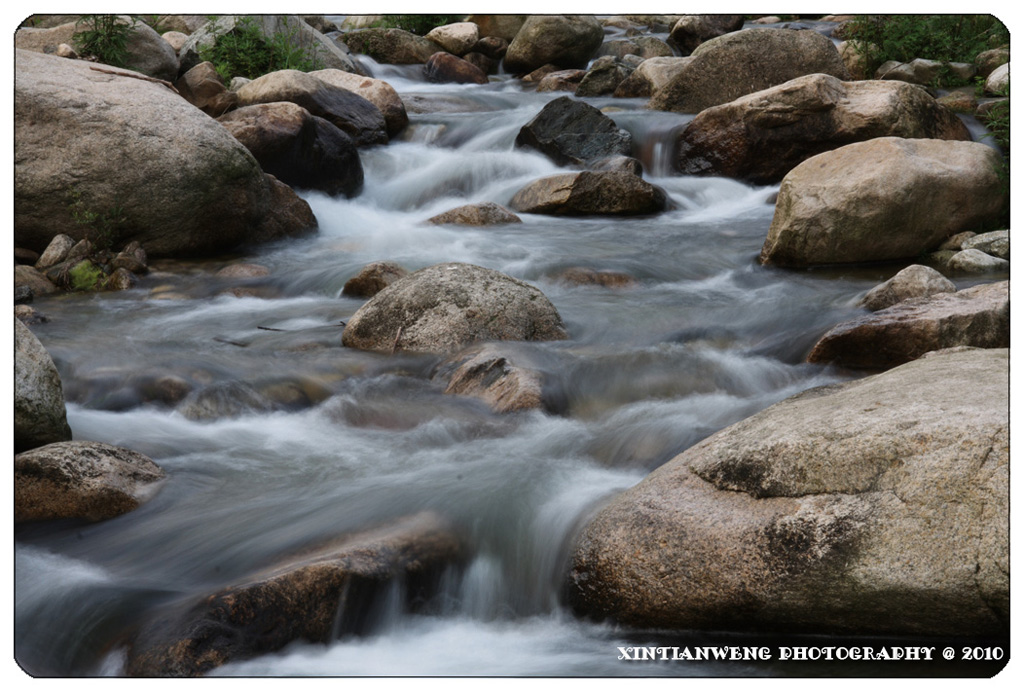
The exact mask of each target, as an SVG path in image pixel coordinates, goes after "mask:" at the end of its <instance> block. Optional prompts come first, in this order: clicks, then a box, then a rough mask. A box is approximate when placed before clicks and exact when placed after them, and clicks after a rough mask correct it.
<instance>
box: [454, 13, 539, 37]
mask: <svg viewBox="0 0 1024 692" xmlns="http://www.w3.org/2000/svg"><path fill="white" fill-rule="evenodd" d="M528 16H529V15H525V14H471V15H469V16H468V17H466V21H467V22H473V23H474V24H476V25H477V26H478V27H480V35H481V36H496V37H498V38H502V39H505V40H506V41H512V40H513V39H515V37H516V34H518V33H519V30H520V29H522V28H523V24H524V23H525V22H526V20H527V18H528Z"/></svg>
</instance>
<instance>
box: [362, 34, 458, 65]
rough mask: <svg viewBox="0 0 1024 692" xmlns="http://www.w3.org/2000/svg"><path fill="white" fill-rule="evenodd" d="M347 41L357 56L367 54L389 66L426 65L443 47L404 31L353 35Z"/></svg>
mask: <svg viewBox="0 0 1024 692" xmlns="http://www.w3.org/2000/svg"><path fill="white" fill-rule="evenodd" d="M343 40H344V41H345V45H346V46H348V47H349V49H350V50H351V51H352V52H353V53H365V54H366V55H369V56H370V57H371V58H373V59H374V60H376V61H377V62H380V63H387V64H389V65H422V64H423V63H425V62H427V60H430V56H431V55H433V54H434V53H436V52H437V51H438V49H439V48H440V47H441V46H439V45H437V44H436V43H434V42H433V41H431V40H429V39H427V38H424V37H422V36H417V35H416V34H413V33H410V32H408V31H403V30H402V29H363V30H361V31H350V32H348V33H347V34H345V36H344V39H343Z"/></svg>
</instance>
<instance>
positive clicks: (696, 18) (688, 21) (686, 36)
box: [668, 14, 743, 55]
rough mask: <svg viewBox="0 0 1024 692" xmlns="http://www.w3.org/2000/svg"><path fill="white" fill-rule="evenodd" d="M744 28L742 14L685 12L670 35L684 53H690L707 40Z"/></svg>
mask: <svg viewBox="0 0 1024 692" xmlns="http://www.w3.org/2000/svg"><path fill="white" fill-rule="evenodd" d="M742 28H743V15H742V14H684V15H683V16H682V17H680V18H679V20H678V21H677V22H676V23H675V24H674V25H673V26H672V31H671V32H669V35H668V37H669V38H670V39H671V40H672V42H673V43H675V44H676V47H678V48H679V51H680V52H681V53H682V54H683V55H690V54H691V53H692V52H693V51H695V50H697V46H699V45H700V44H702V43H704V42H705V41H708V40H710V39H713V38H716V37H718V36H722V35H723V34H730V33H732V32H734V31H739V30H740V29H742Z"/></svg>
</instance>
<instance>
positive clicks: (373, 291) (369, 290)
mask: <svg viewBox="0 0 1024 692" xmlns="http://www.w3.org/2000/svg"><path fill="white" fill-rule="evenodd" d="M408 275H409V272H408V270H406V269H405V268H404V267H401V266H399V265H397V264H395V263H394V262H373V263H371V264H368V265H366V266H365V267H363V268H362V269H360V270H359V273H358V274H356V275H355V276H353V277H352V278H351V279H349V280H348V281H346V282H345V287H344V288H342V289H341V294H342V295H344V296H349V297H352V298H372V297H373V296H375V295H377V294H378V293H380V292H381V291H383V290H384V289H385V288H387V287H388V286H390V285H391V284H393V283H395V282H396V281H398V280H399V279H401V278H402V277H404V276H408Z"/></svg>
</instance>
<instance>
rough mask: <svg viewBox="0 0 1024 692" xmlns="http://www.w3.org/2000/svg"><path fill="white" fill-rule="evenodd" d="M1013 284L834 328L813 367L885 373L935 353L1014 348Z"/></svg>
mask: <svg viewBox="0 0 1024 692" xmlns="http://www.w3.org/2000/svg"><path fill="white" fill-rule="evenodd" d="M1009 345H1010V282H1009V281H1001V282H998V283H993V284H982V285H980V286H973V287H971V288H965V289H964V290H962V291H957V292H955V293H939V294H936V295H932V296H928V297H925V298H910V299H907V300H904V301H902V302H900V303H897V304H895V305H893V306H892V307H889V308H886V309H884V310H879V311H878V312H875V313H872V314H871V315H869V316H867V317H862V318H859V319H855V320H851V321H849V322H843V323H842V324H839V325H836V326H835V327H833V328H832V329H831V330H829V332H828V333H827V334H825V336H823V337H822V338H821V340H820V341H819V342H818V343H817V344H816V345H815V347H814V348H813V349H812V350H811V353H810V355H809V356H808V357H807V360H808V361H809V362H811V363H835V364H836V365H841V366H843V367H848V368H863V369H868V370H883V369H886V368H891V367H894V366H897V365H902V364H903V363H906V362H909V361H911V360H914V359H916V358H920V357H921V356H922V355H924V354H925V353H927V352H929V351H938V350H940V349H944V348H953V347H956V346H973V347H977V348H1008V347H1009Z"/></svg>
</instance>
